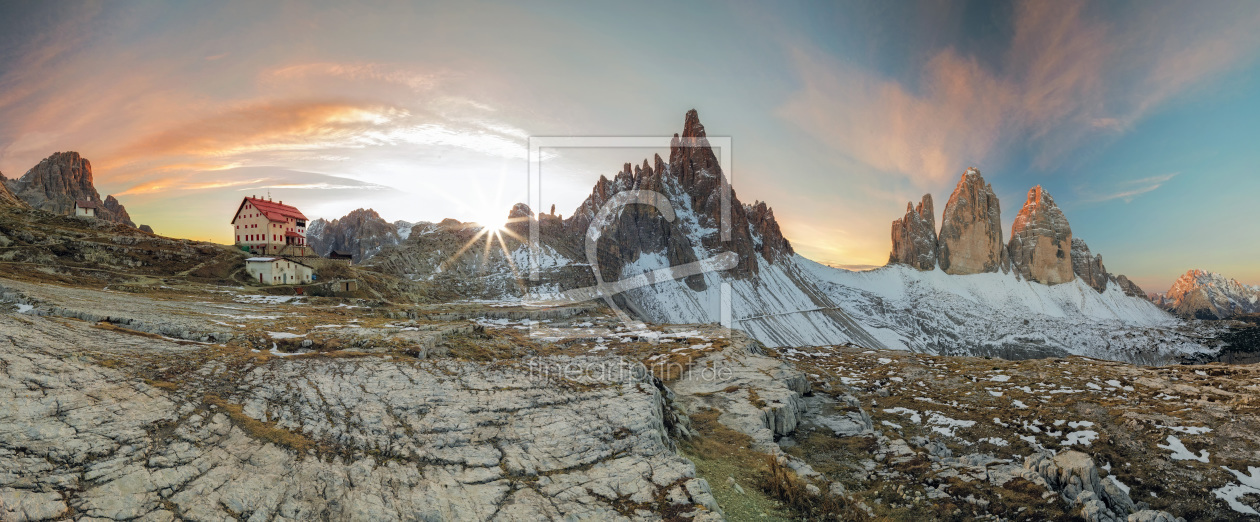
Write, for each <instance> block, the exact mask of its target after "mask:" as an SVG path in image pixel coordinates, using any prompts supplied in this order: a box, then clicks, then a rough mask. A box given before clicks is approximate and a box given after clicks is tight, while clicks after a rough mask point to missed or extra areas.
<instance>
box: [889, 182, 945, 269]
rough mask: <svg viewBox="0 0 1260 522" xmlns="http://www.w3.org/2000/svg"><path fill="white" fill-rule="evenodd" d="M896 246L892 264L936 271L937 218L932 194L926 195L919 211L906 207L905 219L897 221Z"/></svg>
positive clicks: (893, 241)
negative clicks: (933, 207)
mask: <svg viewBox="0 0 1260 522" xmlns="http://www.w3.org/2000/svg"><path fill="white" fill-rule="evenodd" d="M892 245H893V246H892V254H890V255H889V256H888V262H889V263H896V264H902V265H909V266H912V267H914V268H917V269H919V270H934V269H936V258H937V246H936V217H935V215H934V210H933V209H932V195H931V194H924V195H923V200H922V201H920V202H919V205H918V206H917V207H916V206H914V203H906V215H905V217H903V218H901V219H898V220H896V221H893V224H892Z"/></svg>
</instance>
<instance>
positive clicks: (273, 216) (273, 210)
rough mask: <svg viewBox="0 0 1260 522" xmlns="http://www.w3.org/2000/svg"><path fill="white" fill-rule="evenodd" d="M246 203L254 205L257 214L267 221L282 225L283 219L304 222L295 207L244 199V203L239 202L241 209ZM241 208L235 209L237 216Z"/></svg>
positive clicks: (256, 199) (304, 217) (300, 213)
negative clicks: (263, 216) (265, 217)
mask: <svg viewBox="0 0 1260 522" xmlns="http://www.w3.org/2000/svg"><path fill="white" fill-rule="evenodd" d="M246 203H249V204H252V205H254V208H256V209H258V212H259V213H261V214H263V215H265V216H267V219H268V220H269V221H278V222H281V223H283V222H285V221H286V219H285V218H293V219H296V220H299V221H306V215H304V214H302V211H301V210H298V209H297V207H293V206H290V205H285V204H284V203H276V202H275V201H267V200H265V199H259V198H245V200H244V201H241V207H244V206H245V204H246ZM241 207H237V209H236V214H237V215H238V216H239V215H240V214H241ZM232 221H233V222H235V221H236V220H235V219H233V220H232Z"/></svg>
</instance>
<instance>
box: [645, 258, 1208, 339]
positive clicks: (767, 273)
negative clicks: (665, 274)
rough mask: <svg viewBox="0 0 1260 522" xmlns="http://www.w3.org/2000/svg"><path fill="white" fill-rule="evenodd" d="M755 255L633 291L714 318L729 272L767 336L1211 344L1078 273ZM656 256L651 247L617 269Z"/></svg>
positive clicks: (660, 304) (675, 319)
mask: <svg viewBox="0 0 1260 522" xmlns="http://www.w3.org/2000/svg"><path fill="white" fill-rule="evenodd" d="M649 260H650V261H649ZM754 261H755V263H756V264H757V276H756V277H754V278H747V279H739V278H732V277H729V276H727V275H725V274H722V273H720V272H718V273H709V274H704V275H703V279H704V287H705V288H704V290H701V291H696V290H694V289H692V288H690V287H688V286H687V285H686V284H684V283H683V282H682V281H667V282H661V283H657V284H656V285H653V286H651V287H647V288H642V289H638V290H635V291H632V292H631V293H630V297H631V300H632V301H633V302H634V303H635V305H636V311H637V312H638V313H640V314H641V315H642V316H643V317H644V318H645V319H646V320H649V321H653V322H662V323H715V322H718V320H719V317H718V314H719V309H720V288H721V285H722V284H723V283H726V284H729V285H730V292H731V297H732V314H731V315H732V319H733V325H732V326H734V327H735V328H739V329H742V330H745V331H747V332H748V333H749V335H751V336H753V337H754V338H756V339H757V340H759V341H761V342H762V343H764V344H766V345H767V346H771V347H792V346H795V347H800V346H819V345H835V344H845V343H851V344H855V345H859V346H865V347H868V348H889V349H909V350H915V351H925V352H931V353H949V354H964V355H965V354H972V355H996V356H1001V357H1015V358H1021V357H1044V356H1061V355H1069V354H1076V355H1087V356H1092V357H1099V358H1106V359H1120V360H1129V361H1133V362H1141V363H1150V364H1158V363H1161V362H1163V361H1164V360H1165V359H1166V358H1167V357H1168V356H1170V355H1177V354H1184V353H1192V352H1197V351H1202V350H1204V349H1205V348H1204V347H1203V346H1201V345H1199V344H1197V343H1196V342H1194V341H1193V340H1191V339H1189V338H1186V337H1184V336H1180V335H1179V334H1176V333H1175V328H1176V327H1177V326H1178V325H1180V324H1181V322H1180V321H1179V320H1178V319H1177V318H1175V317H1174V316H1172V315H1170V314H1168V313H1167V312H1165V311H1163V310H1161V309H1159V308H1158V307H1156V306H1155V305H1154V304H1152V303H1150V302H1149V301H1146V300H1143V299H1138V298H1134V297H1130V296H1128V295H1125V294H1124V293H1123V292H1121V291H1120V290H1119V289H1118V288H1115V287H1114V285H1112V286H1109V287H1108V289H1107V290H1106V291H1105V292H1103V293H1099V292H1097V291H1095V290H1094V289H1093V288H1091V287H1089V286H1088V285H1086V284H1085V283H1084V281H1082V280H1080V279H1077V280H1074V281H1072V282H1069V283H1063V284H1059V285H1054V286H1048V285H1043V284H1040V283H1036V282H1028V281H1021V280H1019V279H1017V278H1016V277H1015V276H1014V275H1013V274H1003V273H992V274H976V275H969V276H954V275H948V274H945V273H944V272H942V271H940V270H939V269H938V270H934V271H928V272H920V271H918V270H914V269H912V268H909V267H903V266H888V267H883V268H879V269H875V270H870V271H864V272H851V271H847V270H842V269H837V268H832V267H828V266H824V265H821V264H818V263H815V262H813V261H810V260H808V259H805V258H803V257H801V256H799V255H797V256H794V257H793V258H790V259H786V260H782V261H780V262H778V263H770V262H768V261H767V260H765V259H763V258H761V256H759V255H758V256H757V258H756V259H755V260H754ZM660 262H661V260H660V259H657V258H651V257H648V258H644V259H643V261H642V262H640V263H635V265H636V266H631V267H627V268H626V271H625V272H624V273H623V274H622V277H627V276H632V275H637V274H638V273H641V272H642V271H644V270H645V269H650V268H656V267H657V265H658V264H660ZM637 265H642V266H637ZM647 265H652V266H651V267H649V266H647ZM1155 350H1159V351H1155Z"/></svg>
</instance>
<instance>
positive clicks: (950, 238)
mask: <svg viewBox="0 0 1260 522" xmlns="http://www.w3.org/2000/svg"><path fill="white" fill-rule="evenodd" d="M1001 215H1002V209H1001V206H1000V205H999V204H998V198H997V195H996V194H994V193H993V187H992V186H991V185H988V184H986V183H985V182H984V177H983V176H981V175H980V170H979V169H976V168H975V167H971V168H968V169H967V171H966V172H964V173H963V176H962V179H961V180H959V181H958V186H956V187H954V193H953V194H951V195H950V196H949V201H948V202H947V203H945V211H944V213H943V214H942V216H941V232H940V234H939V236H938V239H937V245H938V252H939V262H940V266H941V269H942V270H944V271H945V272H946V273H948V274H978V273H982V272H997V271H998V270H1005V269H1006V268H1007V267H1008V266H1009V262H1010V261H1009V258H1008V257H1007V254H1006V248H1005V244H1004V243H1003V242H1002V217H1001Z"/></svg>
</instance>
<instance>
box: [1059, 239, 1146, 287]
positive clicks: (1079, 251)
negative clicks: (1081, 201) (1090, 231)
mask: <svg viewBox="0 0 1260 522" xmlns="http://www.w3.org/2000/svg"><path fill="white" fill-rule="evenodd" d="M1072 272H1074V273H1075V274H1076V277H1079V278H1081V279H1082V280H1084V281H1085V283H1086V284H1088V285H1089V286H1090V287H1091V288H1093V289H1094V290H1097V291H1098V293H1100V294H1101V293H1103V292H1106V291H1107V284H1108V283H1110V284H1114V285H1117V286H1118V287H1119V288H1120V291H1122V292H1124V293H1125V294H1127V295H1129V296H1130V297H1139V298H1145V297H1146V293H1145V292H1144V291H1143V290H1142V288H1141V287H1139V286H1138V285H1137V284H1136V283H1134V282H1133V281H1130V280H1129V278H1128V277H1125V276H1123V275H1115V274H1112V273H1110V272H1107V267H1106V266H1104V265H1103V258H1102V254H1098V255H1094V254H1093V252H1090V250H1089V245H1087V244H1085V240H1084V239H1081V238H1078V237H1074V238H1072Z"/></svg>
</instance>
